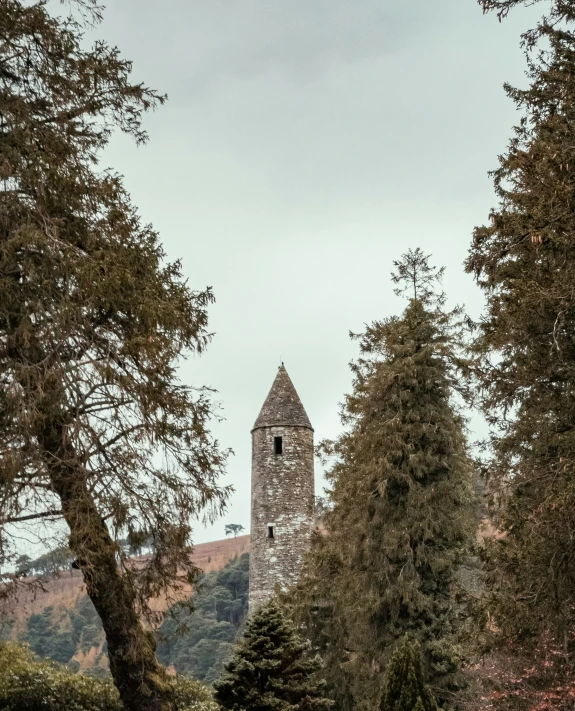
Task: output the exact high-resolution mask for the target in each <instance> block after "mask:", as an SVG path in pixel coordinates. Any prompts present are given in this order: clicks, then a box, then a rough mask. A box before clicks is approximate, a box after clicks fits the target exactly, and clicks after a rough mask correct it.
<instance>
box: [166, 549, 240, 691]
mask: <svg viewBox="0 0 575 711" xmlns="http://www.w3.org/2000/svg"><path fill="white" fill-rule="evenodd" d="M248 586H249V554H248V553H244V554H243V555H242V556H241V557H240V558H237V559H235V560H232V561H230V562H229V563H227V564H226V566H225V567H224V568H222V570H218V571H213V572H211V573H208V574H207V575H205V576H204V577H203V579H201V580H200V582H199V584H198V590H197V593H196V594H195V595H194V597H193V598H192V600H191V601H190V602H191V604H192V609H193V612H191V613H190V611H189V609H188V607H186V606H175V607H174V608H172V610H171V611H170V612H171V614H168V615H167V616H166V619H165V621H164V623H163V624H162V627H161V628H160V636H161V638H163V639H165V641H162V642H160V644H159V645H158V650H157V654H158V658H159V659H160V661H161V662H163V663H164V664H166V665H173V666H174V668H175V669H176V671H177V672H178V674H189V675H191V676H193V677H195V678H196V679H201V680H203V681H206V682H209V683H211V682H213V681H214V680H215V679H217V678H218V677H219V676H220V675H221V672H222V669H223V665H224V663H225V662H226V661H227V660H228V657H229V656H230V653H231V649H232V642H234V640H235V639H236V637H237V635H238V633H239V631H240V630H241V627H242V624H243V621H244V618H245V615H246V613H247V611H248ZM178 628H181V629H182V633H180V634H178Z"/></svg>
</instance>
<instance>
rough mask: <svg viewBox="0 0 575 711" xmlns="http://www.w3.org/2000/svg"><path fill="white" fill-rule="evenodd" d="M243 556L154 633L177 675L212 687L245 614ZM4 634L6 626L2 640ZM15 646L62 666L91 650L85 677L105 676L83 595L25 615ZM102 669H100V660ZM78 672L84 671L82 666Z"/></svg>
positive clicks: (212, 576) (102, 646) (101, 647)
mask: <svg viewBox="0 0 575 711" xmlns="http://www.w3.org/2000/svg"><path fill="white" fill-rule="evenodd" d="M248 571H249V553H244V554H243V555H242V556H241V557H239V558H236V559H234V560H231V561H229V562H228V563H227V564H226V565H225V566H224V568H222V569H221V570H217V571H212V572H211V573H208V574H207V575H204V576H203V577H202V578H201V579H200V580H199V582H198V584H197V588H196V592H195V593H194V595H193V597H192V598H190V600H189V601H186V602H185V603H184V604H178V605H174V606H173V607H172V608H171V609H170V610H169V611H168V612H167V613H166V616H165V619H164V622H163V624H162V626H161V628H160V630H159V635H158V637H159V639H160V642H159V644H158V648H157V655H158V659H159V660H160V661H161V662H162V663H163V664H165V665H166V666H173V667H174V669H175V670H176V671H177V673H178V674H184V675H188V676H191V677H194V678H195V679H199V680H203V681H206V682H207V683H211V682H213V681H214V680H215V679H217V678H218V677H219V676H220V674H221V672H222V669H223V665H224V663H225V662H226V661H227V659H228V658H229V656H230V653H231V649H232V643H233V642H234V641H235V639H236V637H237V636H238V634H239V633H240V632H241V629H242V625H243V622H244V618H245V615H246V613H247V610H248V586H249V572H248ZM9 634H10V629H9V625H7V626H6V631H5V633H4V636H5V637H8V636H9ZM19 641H20V642H27V643H28V644H29V645H30V648H31V649H32V651H34V652H35V653H36V654H37V655H38V656H39V657H47V658H49V659H51V660H53V661H56V662H61V663H64V664H68V666H69V667H71V668H73V667H75V666H76V662H75V661H74V660H72V657H73V656H74V655H76V654H77V653H78V652H82V653H87V652H89V651H90V649H91V648H92V647H95V648H96V651H97V654H96V656H95V659H94V665H93V666H92V667H89V668H87V669H85V673H86V674H89V675H90V676H102V675H104V674H106V668H107V654H106V649H107V647H106V643H105V636H104V630H103V628H102V623H101V621H100V618H99V617H98V614H97V612H96V610H95V608H94V605H93V604H92V602H91V600H90V598H89V597H88V596H87V595H83V596H82V597H80V598H79V599H78V600H77V601H76V603H75V605H74V606H73V607H71V608H70V609H68V610H64V611H62V612H60V613H58V612H56V611H55V610H54V608H52V607H47V608H46V609H44V610H43V611H42V612H41V613H38V614H34V615H31V616H30V617H29V618H28V620H27V623H26V629H25V631H24V633H23V634H22V635H21V636H20V637H19ZM103 657H104V658H105V664H102V663H101V662H102V658H103ZM83 668H84V667H83Z"/></svg>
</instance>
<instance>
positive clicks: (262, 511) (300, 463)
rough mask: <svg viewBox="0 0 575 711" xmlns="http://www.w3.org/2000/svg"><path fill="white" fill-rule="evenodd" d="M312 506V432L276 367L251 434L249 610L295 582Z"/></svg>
mask: <svg viewBox="0 0 575 711" xmlns="http://www.w3.org/2000/svg"><path fill="white" fill-rule="evenodd" d="M313 504H314V481H313V428H312V426H311V424H310V421H309V418H308V416H307V414H306V411H305V410H304V407H303V405H302V404H301V401H300V399H299V397H298V394H297V392H296V389H295V388H294V386H293V383H292V381H291V380H290V377H289V375H288V374H287V371H286V369H285V368H284V365H283V363H282V364H281V366H280V368H279V371H278V374H277V376H276V379H275V380H274V383H273V385H272V388H271V390H270V392H269V394H268V396H267V398H266V401H265V402H264V404H263V407H262V409H261V412H260V414H259V416H258V419H257V420H256V422H255V425H254V428H253V430H252V520H251V552H250V597H249V602H250V609H253V608H254V607H257V606H258V605H259V604H260V603H262V602H264V601H265V600H267V599H268V598H269V597H270V596H271V595H272V593H273V592H274V589H275V587H276V586H278V587H279V588H280V589H283V590H285V589H286V588H287V587H288V586H289V585H290V584H291V583H293V582H295V580H296V579H297V576H298V573H299V570H300V568H301V564H302V558H303V554H304V553H305V551H306V550H307V549H308V547H309V543H310V536H311V532H312V526H313Z"/></svg>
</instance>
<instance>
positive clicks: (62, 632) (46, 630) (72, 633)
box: [20, 595, 105, 674]
mask: <svg viewBox="0 0 575 711" xmlns="http://www.w3.org/2000/svg"><path fill="white" fill-rule="evenodd" d="M20 641H23V642H27V643H28V644H29V645H30V648H31V649H32V651H34V652H35V653H36V654H37V655H38V656H39V657H48V658H49V659H52V660H54V661H56V662H61V663H63V664H66V663H68V662H70V660H71V659H72V657H73V656H74V655H75V654H76V653H77V652H84V653H86V652H88V651H89V650H90V649H91V648H92V647H97V648H99V649H101V648H102V647H103V646H104V642H105V638H104V630H103V629H102V623H101V621H100V618H99V617H98V614H97V612H96V610H95V608H94V605H93V604H92V602H91V600H90V598H89V597H88V596H87V595H84V596H82V597H81V598H80V599H79V600H77V602H76V604H75V605H74V607H73V608H71V609H69V610H66V611H64V612H62V613H60V614H56V613H55V612H54V609H53V608H52V607H47V608H46V609H45V610H43V611H42V612H41V613H39V614H34V615H30V617H29V618H28V620H27V623H26V631H25V634H24V636H23V637H22V638H21V640H20ZM102 653H104V654H105V652H102ZM99 660H100V657H99V656H98V658H97V659H96V662H99ZM103 671H104V669H103V668H102V667H101V666H100V665H99V664H98V663H96V665H95V667H94V669H93V673H95V674H101V673H102V672H103ZM90 673H92V671H91V672H90Z"/></svg>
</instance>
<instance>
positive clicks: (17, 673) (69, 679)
mask: <svg viewBox="0 0 575 711" xmlns="http://www.w3.org/2000/svg"><path fill="white" fill-rule="evenodd" d="M172 683H173V688H174V699H175V701H176V707H177V709H178V711H217V709H218V707H217V704H215V703H214V701H212V697H211V694H210V692H209V690H208V689H207V688H206V687H205V686H204V685H203V684H201V683H200V682H198V681H194V680H193V679H187V678H185V677H176V678H175V679H174V680H173V682H172ZM62 709H65V711H124V707H123V705H122V703H121V701H120V697H119V695H118V692H117V690H116V687H115V686H114V684H113V683H112V680H111V679H110V678H106V679H97V678H94V677H92V676H86V675H84V674H74V673H73V672H72V671H71V670H70V669H69V668H67V667H65V666H62V665H60V664H56V663H54V662H51V661H39V660H38V659H37V658H36V657H35V656H34V654H33V652H32V651H31V650H30V649H29V648H28V647H24V646H20V645H18V644H16V643H14V642H5V643H0V711H62Z"/></svg>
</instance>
